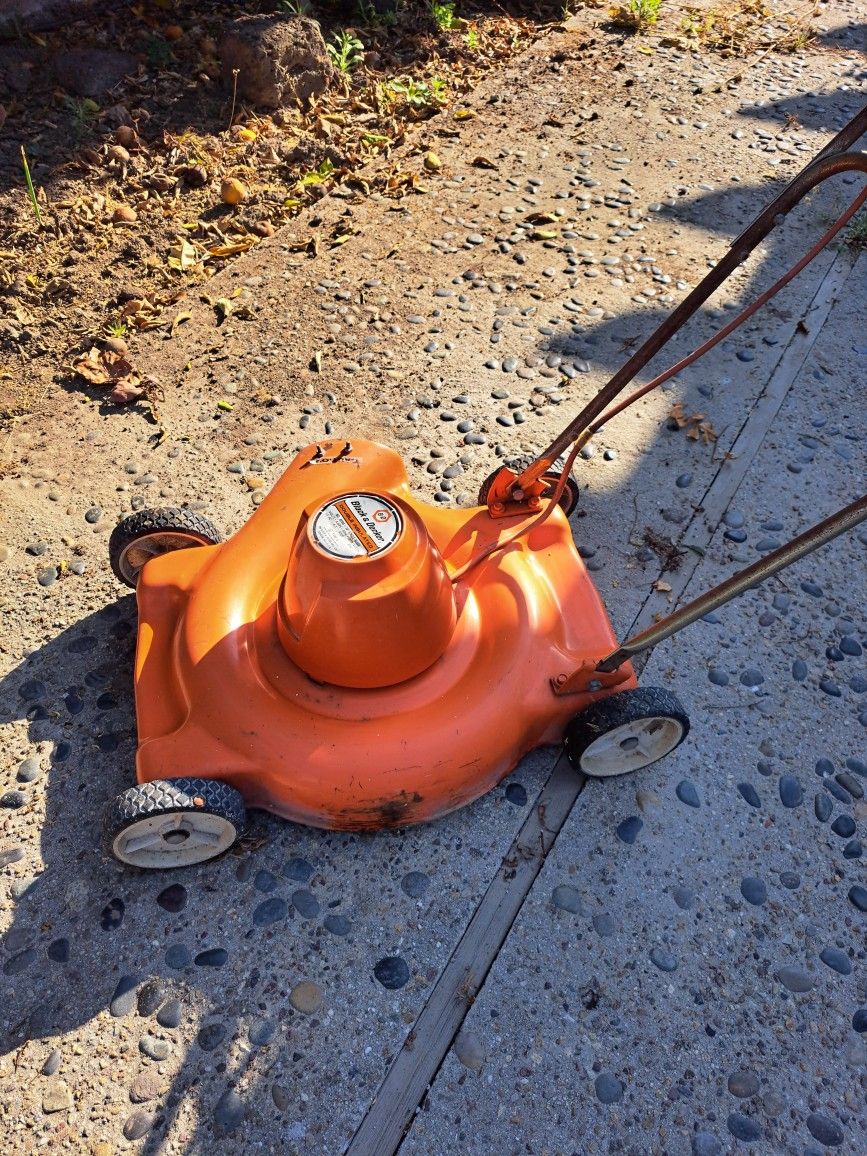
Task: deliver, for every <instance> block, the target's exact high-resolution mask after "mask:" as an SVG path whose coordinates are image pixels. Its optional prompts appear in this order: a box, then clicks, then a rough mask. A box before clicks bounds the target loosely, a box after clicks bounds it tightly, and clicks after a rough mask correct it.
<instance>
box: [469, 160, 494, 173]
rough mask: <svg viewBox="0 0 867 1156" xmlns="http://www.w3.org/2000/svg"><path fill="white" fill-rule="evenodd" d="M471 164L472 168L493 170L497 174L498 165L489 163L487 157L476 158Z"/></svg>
mask: <svg viewBox="0 0 867 1156" xmlns="http://www.w3.org/2000/svg"><path fill="white" fill-rule="evenodd" d="M472 163H473V168H476V169H493V170H494V171H495V172H499V165H495V164H494V162H493V161H489V160H488V158H487V157H476V159H475V160H474V161H473V162H472Z"/></svg>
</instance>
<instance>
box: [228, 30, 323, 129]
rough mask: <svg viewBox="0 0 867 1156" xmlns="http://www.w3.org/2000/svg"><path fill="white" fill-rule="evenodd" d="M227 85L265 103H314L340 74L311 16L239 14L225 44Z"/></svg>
mask: <svg viewBox="0 0 867 1156" xmlns="http://www.w3.org/2000/svg"><path fill="white" fill-rule="evenodd" d="M218 51H219V56H220V63H221V66H222V78H223V84H224V86H225V87H226V88H227V89H230V90H231V89H232V88H233V85H234V80H235V77H234V72H235V70H237V74H238V75H237V81H238V88H237V93H238V96H239V97H240V98H241V99H242V100H245V101H248V102H249V103H250V104H253V105H257V106H259V107H261V108H281V107H284V106H286V105H296V104H303V105H306V104H308V103H309V101H310V99H311V97H314V96H319V95H320V94H321V93H322V92H324V91H325V89H326V88H327V87H328V86H329V84H330V83H331V82H332V80H333V79H334V77H335V72H334V68H333V67H332V64H331V61H330V60H329V57H328V52H327V50H326V48H325V41H324V40H323V38H322V32H321V30H320V28H319V25H318V24H317V22H316V21H315V20H310V19H309V18H308V17H306V16H293V17H291V18H287V17H285V16H252V17H239V18H238V19H237V20H235V21H233V23H232V24H231V26H230V29H229V31H228V32H227V33H226V35H225V36H224V37H223V39H222V40H221V41H220V44H219V49H218Z"/></svg>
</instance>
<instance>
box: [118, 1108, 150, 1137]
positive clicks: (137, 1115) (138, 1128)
mask: <svg viewBox="0 0 867 1156" xmlns="http://www.w3.org/2000/svg"><path fill="white" fill-rule="evenodd" d="M156 1118H157V1117H156V1113H155V1112H133V1114H132V1115H131V1116H128V1117H127V1121H126V1123H125V1124H124V1126H123V1134H124V1136H125V1137H126V1139H127V1140H141V1138H142V1136H146V1135H147V1134H148V1132H150V1130H151V1128H153V1126H154V1124H155V1123H156Z"/></svg>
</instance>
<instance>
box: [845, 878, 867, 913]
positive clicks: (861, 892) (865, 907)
mask: <svg viewBox="0 0 867 1156" xmlns="http://www.w3.org/2000/svg"><path fill="white" fill-rule="evenodd" d="M849 902H850V903H852V904H854V905H855V907H857V908H858V910H859V911H867V887H862V886H861V885H860V883H855V884H853V886H852V887H850V888H849Z"/></svg>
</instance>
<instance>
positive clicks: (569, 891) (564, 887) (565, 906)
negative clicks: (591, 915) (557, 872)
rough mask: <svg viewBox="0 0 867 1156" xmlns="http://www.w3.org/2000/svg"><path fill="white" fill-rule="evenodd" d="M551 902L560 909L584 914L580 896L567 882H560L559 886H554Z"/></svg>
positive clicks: (575, 913)
mask: <svg viewBox="0 0 867 1156" xmlns="http://www.w3.org/2000/svg"><path fill="white" fill-rule="evenodd" d="M551 902H552V903H553V904H554V906H555V907H557V908H559V909H560V910H561V911H569V912H570V913H571V914H572V915H584V914H585V911H584V904H583V903H582V902H581V896H580V895H579V894H578V892H577V891H576V890H575V888H574V887H570V886H569V885H568V884H567V883H561V884H560V885H559V887H555V888H554V890H553V892H552V894H551Z"/></svg>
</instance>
